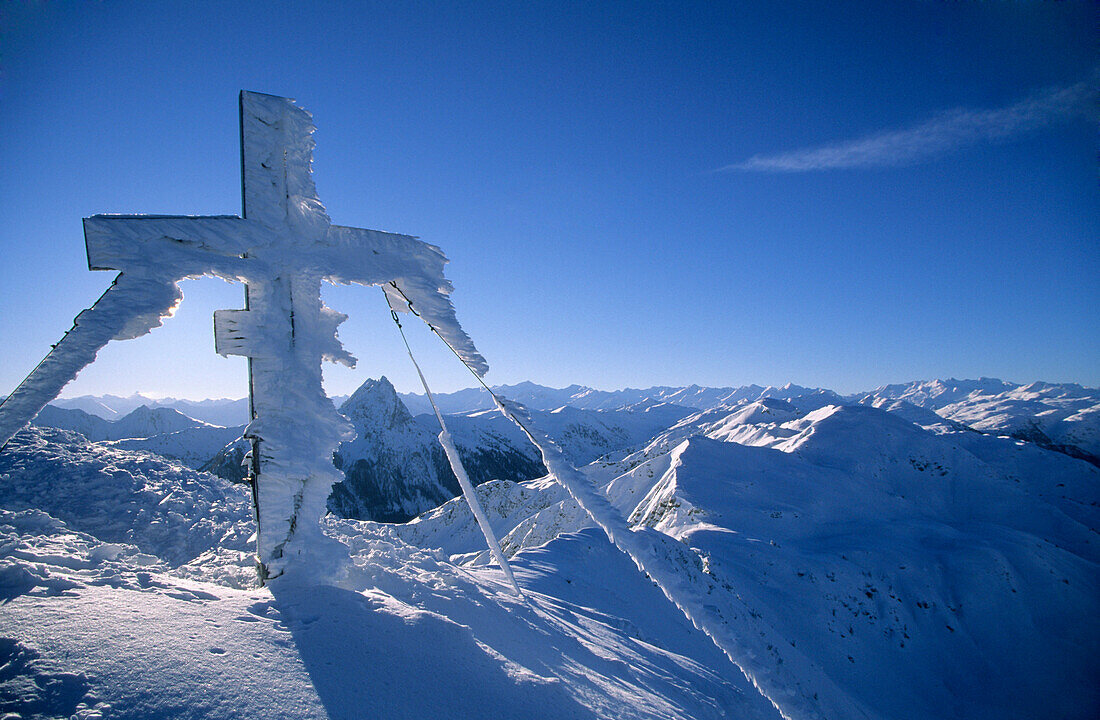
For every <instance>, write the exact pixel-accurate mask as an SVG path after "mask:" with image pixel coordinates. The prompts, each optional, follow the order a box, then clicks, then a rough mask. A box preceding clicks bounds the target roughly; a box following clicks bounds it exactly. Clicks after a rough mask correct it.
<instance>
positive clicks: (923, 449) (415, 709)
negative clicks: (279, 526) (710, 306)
mask: <svg viewBox="0 0 1100 720" xmlns="http://www.w3.org/2000/svg"><path fill="white" fill-rule="evenodd" d="M952 382H954V383H956V384H955V385H954V386H951V385H950V383H948V382H947V381H945V382H942V383H940V382H939V381H936V383H922V384H910V385H909V386H896V387H893V388H880V390H878V391H876V392H875V393H868V394H864V395H861V396H858V397H851V398H845V399H843V400H841V401H833V400H831V399H833V398H839V396H836V395H835V394H833V393H829V392H828V391H814V390H809V389H805V388H798V387H797V386H788V388H787V391H785V392H780V391H782V390H783V389H775V388H771V389H766V388H758V389H754V390H752V392H745V393H742V395H748V396H747V397H738V398H735V399H734V401H733V402H732V403H724V402H722V401H721V400H722V399H728V398H730V397H731V393H732V391H730V392H727V391H726V390H728V389H722V391H721V392H718V391H714V392H710V389H706V388H694V389H680V390H676V389H666V392H665V395H667V396H671V395H673V394H676V393H679V395H680V396H681V397H684V398H689V399H690V400H691V401H693V402H699V403H703V401H704V400H707V399H708V398H711V397H713V398H716V399H717V400H718V401H717V402H716V404H714V405H711V406H706V407H686V406H669V405H667V404H666V403H665V400H664V398H663V397H662V398H654V399H653V400H652V402H648V403H643V404H642V405H640V406H639V405H638V403H639V402H640V401H639V399H638V398H636V397H634V396H633V395H632V396H630V397H628V398H625V399H628V400H630V401H631V403H632V404H634V405H635V406H636V407H635V409H634V410H631V411H629V412H634V413H638V412H644V411H645V410H646V409H649V408H657V409H656V410H652V411H651V412H655V413H664V414H663V415H661V414H656V415H650V416H649V417H634V416H631V415H627V414H624V412H627V411H626V410H625V408H622V407H606V408H603V409H602V410H596V409H594V408H592V407H589V408H573V409H569V410H565V411H561V412H557V413H553V412H550V411H544V412H543V413H542V414H540V415H538V416H537V419H538V418H546V422H547V427H548V428H549V431H550V434H551V436H553V435H554V434H555V433H561V434H563V435H565V436H566V439H565V440H563V443H566V445H565V448H564V449H565V450H567V451H570V449H569V446H568V437H569V435H568V433H569V432H572V437H573V438H574V442H575V443H576V445H575V447H573V448H572V450H571V452H573V453H575V455H574V457H580V458H583V457H584V456H585V454H588V457H591V456H592V453H594V451H595V446H594V445H593V444H592V441H593V438H595V437H604V438H607V440H608V442H612V441H614V442H613V445H614V447H613V449H611V450H609V451H607V452H605V453H604V454H602V455H601V456H600V457H599V458H598V459H596V460H595V461H594V462H592V463H591V464H589V465H587V466H585V467H584V468H583V469H582V470H583V473H584V475H585V477H586V478H587V479H588V481H590V482H592V483H594V484H595V486H596V487H598V488H600V492H601V495H602V496H603V497H606V499H607V500H608V501H609V502H610V505H611V507H612V508H613V509H614V511H615V512H617V513H619V514H620V515H621V517H622V518H623V520H624V521H625V522H627V523H629V525H630V526H631V527H632V528H633V529H634V530H635V531H636V532H638V533H641V534H640V535H639V540H641V539H643V535H644V539H645V541H646V542H648V543H652V545H651V547H653V548H655V549H656V550H655V556H656V557H657V559H659V560H660V562H661V563H662V565H661V569H662V572H669V573H672V575H671V576H672V577H675V578H677V583H678V584H680V585H682V586H683V587H684V588H689V589H693V590H692V592H697V593H701V594H702V596H703V597H705V598H706V601H705V603H704V604H705V607H701V608H696V610H697V611H700V612H705V613H706V614H707V616H708V617H711V618H719V619H720V620H721V622H722V628H723V631H724V632H726V633H728V634H729V635H730V636H731V637H733V638H735V639H736V640H737V643H738V647H739V648H741V650H742V652H743V654H742V656H740V663H741V667H740V668H739V667H738V666H735V665H734V664H733V663H731V662H730V660H729V659H728V658H727V657H726V656H725V655H724V654H723V652H722V651H720V650H719V649H718V647H716V646H715V645H714V644H713V643H712V642H711V641H710V639H708V637H707V636H706V635H704V634H703V633H702V632H700V631H699V630H697V629H696V628H694V627H692V625H691V624H690V623H689V622H688V621H687V620H686V619H685V617H684V615H683V614H682V613H681V612H680V611H679V610H678V609H677V608H676V607H675V606H673V605H672V604H671V603H670V602H669V601H668V600H667V599H666V598H665V596H664V595H663V594H662V593H661V591H660V590H659V589H658V588H657V587H656V586H655V585H654V583H653V582H651V581H650V580H649V579H647V578H646V577H645V576H644V575H643V574H641V573H639V572H638V570H637V568H636V567H635V566H634V564H633V563H632V562H631V561H630V559H629V558H627V557H626V556H625V555H623V554H622V553H620V552H619V551H618V550H616V549H615V547H614V546H612V545H611V544H610V543H609V542H608V540H607V538H606V537H605V536H604V534H603V533H602V532H601V531H600V530H598V529H596V528H595V527H594V525H593V524H592V522H591V520H590V519H589V518H588V516H587V515H586V514H585V513H584V512H583V511H581V510H580V509H579V508H578V507H577V506H576V505H575V503H574V501H573V500H572V499H571V498H570V496H569V495H568V494H567V493H566V492H565V491H564V490H562V489H561V487H560V486H558V485H557V484H556V483H555V482H553V480H552V478H538V479H534V480H528V481H523V482H515V481H512V480H505V479H498V480H491V481H489V482H485V483H483V484H481V485H479V486H478V487H477V488H476V491H477V495H478V497H479V499H480V500H481V503H482V505H483V507H484V509H485V511H486V514H487V516H488V518H489V520H490V523H491V524H492V526H493V529H494V531H495V533H496V534H497V536H498V537H500V538H501V544H502V547H503V548H504V551H505V553H506V554H507V555H508V556H509V558H510V562H511V564H512V567H513V569H514V571H515V574H516V577H517V580H518V581H519V584H520V585H521V586H522V588H523V590H524V593H525V595H526V596H527V601H526V602H525V601H524V600H523V599H521V598H519V597H517V596H516V595H515V593H514V592H512V590H511V588H510V587H509V586H508V585H507V583H506V580H505V577H504V575H503V573H502V572H501V571H500V570H499V569H498V568H497V567H496V566H495V565H494V564H493V563H492V562H491V560H490V559H489V557H488V553H487V551H486V550H485V546H484V540H483V539H482V538H481V534H480V532H479V531H478V529H477V526H476V524H475V523H474V519H473V517H472V514H471V513H470V511H469V509H468V507H467V506H466V505H465V504H464V501H463V500H462V499H461V498H458V499H454V500H450V501H447V502H445V503H443V504H442V505H440V506H439V507H436V508H434V509H431V510H428V511H427V512H425V513H424V514H422V515H420V516H419V517H417V518H415V519H414V520H413V521H412V522H409V523H405V524H386V523H378V522H369V521H360V520H352V519H346V518H340V517H336V516H335V515H330V516H329V517H327V518H326V519H325V520H324V521H323V523H322V528H323V531H324V533H325V535H326V536H327V537H328V539H329V542H330V543H332V545H331V547H329V548H327V552H328V553H329V555H330V556H331V558H330V559H332V560H334V561H338V563H337V564H339V565H342V567H343V568H344V571H343V573H342V575H341V576H340V577H338V578H335V579H334V580H333V581H332V582H330V583H328V584H324V585H317V584H313V583H306V582H302V581H300V579H298V578H294V577H285V578H279V579H277V580H275V581H273V582H272V583H270V585H269V586H268V587H265V588H257V587H255V580H254V577H255V573H254V569H253V552H254V544H253V543H254V541H253V540H252V539H251V535H252V533H253V531H254V527H255V526H254V523H253V519H252V507H251V499H250V497H249V495H248V492H247V489H246V488H245V487H244V486H242V485H240V484H234V483H231V482H229V481H226V480H223V479H221V478H218V477H216V476H214V475H211V474H208V473H202V472H198V471H195V470H192V469H190V468H188V467H185V466H183V465H182V464H180V463H179V462H178V461H173V460H169V459H167V458H164V457H161V456H159V455H155V454H153V453H151V452H148V451H144V450H141V451H139V450H131V449H127V448H125V447H122V446H121V444H120V443H117V442H96V443H93V442H90V441H89V440H88V439H87V438H85V437H83V436H81V435H79V434H77V433H75V432H72V431H66V430H58V429H50V428H42V427H38V428H30V429H27V430H25V431H23V432H22V433H20V434H19V435H17V436H16V437H15V439H14V440H13V442H12V443H11V445H10V446H9V447H8V448H7V449H6V450H4V452H3V453H0V603H2V604H0V717H4V715H3V713H18V714H19V717H24V718H27V717H36V718H39V717H40V718H69V717H78V718H84V719H87V718H236V717H240V718H245V717H247V718H258V717H260V718H326V717H329V718H363V717H371V718H425V717H448V718H548V719H554V718H685V719H686V718H779V717H782V716H784V715H785V716H787V717H792V718H809V717H828V718H844V719H846V718H848V717H853V718H858V717H866V718H882V719H887V718H891V719H892V718H897V719H902V718H928V719H932V718H937V719H938V718H949V719H950V718H957V719H959V720H962V719H963V718H967V719H969V718H1035V717H1050V718H1082V719H1084V718H1092V717H1096V716H1097V714H1098V713H1100V689H1098V687H1097V684H1096V682H1095V679H1096V677H1098V676H1100V652H1098V649H1100V623H1098V621H1097V619H1096V618H1097V617H1098V616H1100V615H1098V612H1097V611H1098V609H1100V608H1098V605H1100V602H1098V598H1100V572H1098V569H1100V547H1098V545H1097V543H1098V540H1100V538H1098V534H1097V533H1098V528H1100V469H1098V468H1097V467H1096V466H1095V465H1094V464H1092V463H1090V462H1087V461H1086V460H1083V459H1081V458H1080V457H1073V456H1071V454H1067V453H1066V452H1060V451H1054V450H1052V449H1048V448H1046V447H1043V446H1042V445H1043V443H1039V442H1037V441H1029V440H1026V439H1021V438H1019V437H1009V436H1008V435H1009V434H1011V428H1009V427H1008V426H1005V425H998V424H996V423H997V422H999V421H996V420H994V418H995V417H1000V416H1002V415H1004V414H1005V412H1007V411H1006V410H1005V408H1009V409H1010V410H1011V412H1013V413H1016V414H1017V416H1018V415H1019V414H1021V413H1023V412H1024V410H1023V409H1021V408H1024V407H1026V408H1028V412H1035V413H1037V414H1036V416H1035V417H1037V418H1038V419H1037V420H1036V421H1035V422H1036V423H1037V425H1038V427H1040V428H1046V429H1044V430H1043V433H1044V435H1045V436H1046V437H1048V438H1050V439H1051V440H1052V441H1053V438H1054V436H1055V435H1057V434H1058V431H1056V430H1054V428H1055V427H1058V424H1057V423H1066V422H1070V423H1072V422H1080V420H1070V418H1073V417H1074V416H1076V415H1082V414H1084V415H1086V416H1087V415H1088V414H1089V413H1090V412H1092V411H1091V410H1090V409H1089V408H1091V407H1093V406H1094V405H1095V403H1093V404H1091V405H1090V404H1089V403H1090V399H1089V398H1090V397H1091V396H1090V393H1091V394H1093V395H1095V391H1091V390H1088V389H1074V388H1073V387H1068V388H1067V387H1062V388H1060V389H1059V388H1057V387H1055V386H1010V385H1009V384H1004V383H1001V384H999V385H997V384H996V383H999V381H966V382H976V383H977V385H976V386H975V387H969V386H967V385H963V384H962V383H963V382H964V381H952ZM937 383H939V384H938V385H937ZM537 387H538V386H533V387H529V388H527V390H528V391H529V392H530V393H531V394H532V396H534V395H535V394H536V393H535V390H536V389H537ZM952 387H954V389H952ZM375 388H376V386H375ZM899 388H900V389H899ZM1021 388H1023V389H1021ZM376 389H377V388H376ZM566 390H569V391H570V394H571V395H576V396H578V397H581V398H582V400H581V401H580V402H589V403H602V404H608V403H612V402H613V400H614V398H609V397H607V396H608V395H611V394H605V395H604V396H599V395H597V394H596V391H593V392H591V393H585V392H584V390H583V389H577V388H573V389H566ZM391 391H392V388H391V389H389V390H387V391H386V392H384V393H377V392H373V393H367V395H369V396H370V397H372V398H375V399H374V400H371V402H374V403H376V404H378V407H375V408H373V409H372V408H371V407H370V406H364V405H363V404H362V401H363V400H364V397H363V396H361V397H360V398H359V401H360V402H359V403H358V406H359V409H358V411H357V412H358V416H359V418H360V419H361V420H368V419H369V418H372V417H375V416H376V415H378V412H379V409H380V408H381V409H382V410H385V411H386V412H390V413H398V408H396V406H393V405H392V404H391V399H390V397H389V395H390V392H391ZM937 391H938V392H937ZM562 392H565V391H562ZM626 392H627V391H621V393H624V394H625V393H626ZM631 392H637V393H642V392H644V391H631ZM1005 393H1009V394H1011V396H1008V395H1004V394H1005ZM1032 395H1035V397H1032ZM541 396H542V397H543V399H544V401H545V402H548V403H549V402H552V401H554V400H556V399H558V398H556V397H555V396H554V395H553V394H552V393H541ZM967 398H969V400H967ZM643 400H644V399H643ZM964 401H965V402H966V403H968V404H967V405H965V407H966V408H970V409H969V410H964V408H963V407H962V406H960V403H964ZM1013 403H1015V404H1013ZM1021 403H1025V404H1026V405H1021ZM1033 403H1041V404H1042V405H1043V407H1042V408H1037V407H1036V406H1035V405H1034V404H1033ZM1059 403H1061V404H1060V405H1059ZM387 408H388V410H387ZM662 408H663V409H662ZM944 408H949V410H947V411H946V412H945V411H944ZM981 408H988V409H989V412H988V413H986V414H985V415H982V417H981V418H978V419H975V417H974V416H973V413H980V412H981ZM1052 408H1054V409H1056V410H1057V412H1056V413H1054V415H1057V417H1058V418H1059V419H1058V420H1056V421H1055V420H1051V419H1049V418H1050V417H1051V414H1047V415H1044V414H1043V413H1049V411H1050V410H1051V409H1052ZM574 410H575V411H577V412H574ZM581 410H583V411H584V412H586V413H600V412H602V413H607V412H609V411H610V412H611V414H598V415H585V414H584V413H581V412H580V411H581ZM462 412H464V413H466V414H465V415H463V416H462V417H461V418H459V417H455V419H456V420H461V422H458V423H456V428H458V427H460V426H462V425H463V423H465V424H466V426H465V428H464V432H465V433H466V437H467V438H471V441H470V442H469V445H475V444H476V442H475V440H473V439H476V438H477V437H490V438H493V437H496V438H503V437H508V436H507V435H506V434H505V433H504V431H503V430H499V429H498V426H497V425H493V424H488V423H489V422H490V421H489V420H488V419H486V420H484V421H479V420H478V412H477V411H476V410H473V411H471V410H470V409H466V410H462ZM967 413H971V414H970V415H968V414H967ZM398 414H400V413H398ZM653 418H660V419H661V422H659V423H655V422H654V421H653ZM1044 418H1046V419H1044ZM555 419H557V420H558V424H557V425H555V424H553V423H554V421H555ZM982 419H988V420H989V422H990V423H993V424H992V425H990V426H989V428H990V429H991V432H988V433H986V432H979V431H976V430H975V429H972V428H974V426H975V425H981V424H982V423H981V422H979V420H982ZM968 420H969V422H968ZM494 422H495V421H494ZM647 423H650V425H647ZM374 424H375V425H377V424H378V423H374ZM393 427H395V428H400V433H399V434H398V435H395V438H394V440H395V442H397V441H398V440H401V438H404V440H401V442H398V446H401V447H404V446H408V447H410V448H411V447H420V446H421V445H422V443H421V441H420V439H419V431H417V430H416V428H414V427H413V426H412V425H410V424H409V422H408V418H407V417H406V416H405V415H401V422H399V423H397V424H396V425H394V426H393ZM579 427H587V428H590V429H591V433H592V434H589V432H587V431H578V430H577V429H576V428H579ZM614 427H618V428H620V429H621V430H622V431H623V433H624V435H622V436H619V435H616V434H615V431H614V430H613V429H612V428H614ZM1012 427H1025V428H1026V427H1031V426H1027V425H1014V426H1012ZM570 428H573V430H572V431H570V430H569V429H570ZM977 429H978V430H981V429H983V428H981V427H979V428H977ZM1006 430H1007V432H1006ZM490 431H491V432H490ZM177 432H178V431H177ZM486 433H488V434H486ZM647 434H648V437H647ZM384 435H385V433H382V435H380V436H379V437H376V438H373V439H372V440H371V447H382V446H384V445H385V444H386V437H385V436H384ZM456 437H460V435H459V433H458V431H457V430H456ZM1059 437H1065V435H1061V436H1059ZM1075 437H1077V439H1078V440H1079V442H1080V443H1081V444H1082V446H1083V445H1086V444H1087V443H1086V440H1087V438H1085V439H1082V438H1083V437H1084V436H1075ZM410 438H417V439H416V440H415V442H413V441H412V440H410ZM402 442H403V443H405V445H401V443H402ZM509 442H510V441H509ZM410 443H412V444H410ZM510 446H511V445H510V444H509V447H510ZM502 447H503V446H502ZM360 452H362V453H366V454H370V452H371V449H370V447H368V446H365V445H364V446H363V447H362V448H360ZM460 452H461V453H463V454H465V453H469V452H471V448H470V447H468V446H467V447H466V448H463V446H462V445H461V444H460ZM528 452H529V451H528ZM399 489H400V488H398V490H399ZM666 580H667V578H666ZM742 670H744V672H742ZM754 682H755V684H756V686H754ZM757 687H759V688H760V690H758V689H757ZM761 690H763V692H764V693H766V694H767V697H765V694H762V692H761Z"/></svg>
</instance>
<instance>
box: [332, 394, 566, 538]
mask: <svg viewBox="0 0 1100 720" xmlns="http://www.w3.org/2000/svg"><path fill="white" fill-rule="evenodd" d="M340 412H341V413H342V414H343V415H344V416H345V417H347V418H348V420H350V421H351V423H352V425H354V427H355V432H356V438H355V439H354V440H352V441H351V442H346V443H342V444H341V445H340V448H339V450H338V451H337V466H338V467H340V468H341V469H342V470H343V471H344V476H345V479H344V481H343V482H341V483H337V484H336V485H335V486H334V487H333V490H332V496H331V497H330V498H329V508H330V509H331V510H332V511H333V512H335V513H336V514H337V515H339V516H341V517H347V518H357V519H373V520H380V521H383V522H405V521H407V520H410V519H412V518H413V517H416V516H417V515H419V514H420V513H422V512H424V511H426V510H430V509H431V508H434V507H437V506H439V505H441V504H442V503H444V502H446V501H447V500H449V499H450V498H453V497H455V496H457V495H459V494H460V493H461V490H460V488H459V486H458V480H457V479H456V478H455V476H454V473H453V472H452V471H451V468H450V465H449V464H448V462H447V459H446V457H445V455H444V454H443V450H442V448H441V447H440V445H439V443H438V441H437V440H436V435H437V434H438V430H437V429H435V430H432V429H429V427H428V426H427V425H425V424H423V423H421V422H418V421H417V420H416V419H415V418H413V416H412V415H411V414H410V413H409V411H408V410H407V409H406V408H405V406H404V404H403V403H402V402H401V400H400V399H399V398H398V396H397V391H396V390H394V388H393V385H391V384H390V382H389V380H387V379H386V378H385V377H383V378H381V379H380V380H367V381H366V382H365V383H363V385H362V386H360V387H359V389H358V390H356V391H355V393H354V394H352V396H351V397H350V398H348V399H347V401H345V402H344V403H343V405H341V406H340ZM433 420H434V418H433ZM454 437H455V444H456V445H457V446H458V449H459V453H460V454H461V456H462V461H463V464H464V465H465V466H466V469H467V471H468V473H469V475H470V480H471V482H473V483H474V484H477V483H479V482H484V481H485V480H489V479H493V478H499V479H508V480H525V479H529V478H533V477H538V476H539V475H542V474H543V473H544V472H545V470H544V469H543V468H542V465H541V463H540V462H539V460H538V457H537V454H536V452H535V450H534V448H532V447H530V445H526V446H524V445H517V444H515V443H513V442H512V441H511V440H509V439H508V438H507V437H504V436H502V435H500V434H498V433H496V432H494V431H493V430H492V428H488V427H482V426H480V425H478V424H469V423H465V424H463V423H456V424H455V428H454Z"/></svg>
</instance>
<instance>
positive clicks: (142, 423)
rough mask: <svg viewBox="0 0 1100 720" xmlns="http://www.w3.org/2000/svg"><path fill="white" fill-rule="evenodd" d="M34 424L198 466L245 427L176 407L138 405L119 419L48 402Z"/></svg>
mask: <svg viewBox="0 0 1100 720" xmlns="http://www.w3.org/2000/svg"><path fill="white" fill-rule="evenodd" d="M33 424H34V425H37V426H39V427H52V428H59V429H62V430H72V431H75V432H79V433H80V434H81V435H83V436H84V437H86V438H87V439H89V440H92V441H97V442H100V443H103V444H105V445H112V446H115V447H119V448H125V449H127V450H145V451H148V452H152V453H156V454H157V455H161V456H163V457H166V458H169V459H172V460H176V461H178V462H181V463H183V464H184V465H186V466H188V467H191V468H196V469H198V468H201V467H203V466H204V465H206V464H208V463H210V462H211V459H212V458H213V457H214V456H215V455H217V454H218V453H219V452H220V451H221V450H222V449H223V448H225V447H226V445H227V444H229V443H232V442H233V441H234V440H236V439H237V438H239V437H240V436H241V433H242V432H243V431H244V426H236V427H222V426H220V425H211V424H209V423H206V422H203V421H201V420H196V419H194V418H191V417H188V416H187V415H184V414H183V413H181V412H180V411H179V410H176V409H174V408H170V407H155V408H151V407H149V406H147V405H141V406H138V407H137V408H135V409H133V410H132V411H130V412H129V413H128V414H127V415H125V416H123V417H121V418H119V419H118V420H104V419H103V418H101V417H99V416H97V415H91V414H89V413H86V412H84V411H83V410H79V409H74V408H68V409H67V408H60V407H56V406H54V405H47V406H46V407H44V408H43V409H42V411H41V412H40V413H38V416H37V417H36V418H35V419H34V421H33ZM238 463H239V460H238Z"/></svg>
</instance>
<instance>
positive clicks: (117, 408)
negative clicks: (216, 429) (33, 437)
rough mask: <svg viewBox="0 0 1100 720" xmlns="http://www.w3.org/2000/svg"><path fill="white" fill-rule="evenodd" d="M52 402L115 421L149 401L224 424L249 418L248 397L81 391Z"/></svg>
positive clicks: (240, 423)
mask: <svg viewBox="0 0 1100 720" xmlns="http://www.w3.org/2000/svg"><path fill="white" fill-rule="evenodd" d="M50 404H51V405H53V406H55V407H59V408H64V409H76V410H83V411H84V412H86V413H88V414H90V415H95V416H96V417H100V418H103V419H104V420H112V421H113V420H119V419H121V418H122V417H124V416H125V415H127V414H129V413H131V412H133V411H134V410H136V409H137V408H139V407H141V406H142V405H145V406H146V407H150V408H161V407H164V408H171V409H174V410H178V411H180V412H181V413H183V414H184V415H187V416H188V417H191V418H195V419H196V420H201V421H203V422H205V423H209V424H211V425H221V426H223V427H233V426H235V425H244V424H245V423H247V422H248V398H243V399H235V400H230V399H225V398H222V399H217V400H187V399H177V398H150V397H146V396H144V395H141V394H140V393H136V394H134V395H131V396H130V397H125V398H124V397H118V396H117V395H98V396H97V395H81V396H80V397H75V398H58V399H56V400H54V401H53V402H52V403H50ZM50 427H55V426H52V425H51V426H50Z"/></svg>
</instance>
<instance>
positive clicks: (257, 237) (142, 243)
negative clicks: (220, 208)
mask: <svg viewBox="0 0 1100 720" xmlns="http://www.w3.org/2000/svg"><path fill="white" fill-rule="evenodd" d="M263 240H264V239H263V236H262V234H261V232H258V229H257V228H255V226H254V225H252V224H251V223H249V222H247V221H245V220H244V219H242V218H239V217H237V216H235V215H211V216H190V215H93V216H92V217H89V218H84V243H85V246H86V247H87V250H88V268H89V269H90V270H122V271H126V272H142V271H148V270H156V274H159V275H171V276H173V277H174V278H176V279H178V278H182V277H188V276H191V275H201V274H213V275H218V276H220V277H226V278H227V279H234V278H236V277H237V276H238V275H239V267H240V265H241V261H242V258H243V257H244V256H245V254H246V253H247V252H248V251H249V250H250V249H252V248H255V247H256V246H257V245H259V244H261V243H262V242H263ZM145 274H148V273H145Z"/></svg>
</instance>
